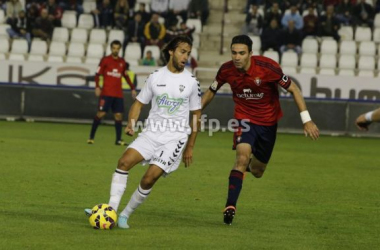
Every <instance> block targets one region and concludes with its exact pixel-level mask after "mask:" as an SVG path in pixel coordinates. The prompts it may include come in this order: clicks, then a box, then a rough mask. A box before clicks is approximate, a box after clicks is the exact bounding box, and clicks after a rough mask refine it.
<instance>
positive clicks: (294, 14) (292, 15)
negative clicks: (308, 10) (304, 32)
mask: <svg viewBox="0 0 380 250" xmlns="http://www.w3.org/2000/svg"><path fill="white" fill-rule="evenodd" d="M290 20H292V21H294V24H295V28H296V29H297V30H301V29H302V28H303V19H302V17H301V15H300V14H299V12H298V8H297V6H296V5H293V6H291V7H290V12H289V13H287V14H285V15H284V16H283V18H282V20H281V24H282V27H284V28H287V27H288V24H289V21H290Z"/></svg>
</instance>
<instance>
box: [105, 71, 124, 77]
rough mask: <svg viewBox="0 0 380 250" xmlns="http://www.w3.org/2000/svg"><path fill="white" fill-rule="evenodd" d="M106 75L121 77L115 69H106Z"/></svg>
mask: <svg viewBox="0 0 380 250" xmlns="http://www.w3.org/2000/svg"><path fill="white" fill-rule="evenodd" d="M107 75H108V76H113V77H116V78H120V77H121V73H120V72H119V71H118V70H117V69H113V70H112V71H111V72H110V71H108V72H107Z"/></svg>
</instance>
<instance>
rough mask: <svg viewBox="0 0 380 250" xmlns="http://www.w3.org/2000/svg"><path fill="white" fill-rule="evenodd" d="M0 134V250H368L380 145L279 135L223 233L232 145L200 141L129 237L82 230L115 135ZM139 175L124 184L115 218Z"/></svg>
mask: <svg viewBox="0 0 380 250" xmlns="http://www.w3.org/2000/svg"><path fill="white" fill-rule="evenodd" d="M89 129H90V126H89V125H71V124H54V123H22V122H0V161H1V163H0V201H1V206H0V222H1V226H0V228H1V229H0V249H95V248H108V249H371V250H373V249H378V247H379V245H380V240H379V235H380V218H379V217H380V212H379V207H380V178H379V177H380V161H379V158H378V154H379V148H380V147H379V140H378V139H361V138H345V137H322V138H320V140H318V141H317V142H312V141H310V140H309V139H305V138H304V137H303V136H301V135H284V134H279V136H278V140H277V144H276V147H275V150H274V153H273V156H272V159H271V162H270V164H269V166H268V169H267V171H266V173H265V174H264V176H263V178H261V179H255V178H253V177H252V176H247V178H246V179H245V181H244V185H243V190H242V193H241V196H240V199H239V203H238V210H237V215H236V218H235V220H234V222H233V225H232V226H226V225H224V224H223V223H222V209H223V205H224V203H225V198H226V191H227V180H228V174H229V171H230V169H231V167H232V164H233V161H234V152H233V151H232V150H230V149H231V134H228V133H218V134H215V135H214V136H213V137H208V136H207V134H206V133H202V134H200V135H199V137H198V140H197V145H196V150H195V155H194V159H195V162H194V164H193V165H192V166H191V167H190V168H189V169H185V168H184V167H183V165H181V166H180V168H179V170H177V171H176V172H175V173H174V174H172V175H170V176H168V177H167V178H162V179H161V180H160V181H159V182H158V183H157V185H156V186H155V187H154V189H153V192H152V193H151V195H150V197H149V198H148V200H147V201H146V202H145V203H144V204H143V205H142V206H141V207H139V208H138V210H136V212H135V213H134V214H133V215H132V217H131V218H130V221H129V224H130V226H131V229H129V230H121V229H118V228H115V229H114V230H110V231H101V230H94V229H92V228H91V227H90V225H89V223H88V220H87V218H86V217H85V215H84V213H83V209H84V208H87V207H92V206H93V205H95V204H97V203H101V202H104V203H106V202H108V197H109V187H110V181H111V175H112V173H113V171H114V169H115V167H116V163H117V160H118V158H119V157H120V155H121V154H122V152H123V150H124V148H122V147H117V146H114V145H113V142H114V128H113V127H112V126H101V127H100V128H99V131H98V134H97V138H96V144H94V145H87V144H86V143H85V141H86V139H87V136H88V133H89ZM145 170H146V167H142V166H140V165H138V166H136V167H135V168H134V169H133V170H132V171H131V173H130V176H129V181H128V187H127V191H126V194H125V196H124V197H123V200H122V204H121V208H122V207H124V206H125V205H126V203H127V202H128V200H129V197H130V195H131V194H132V192H133V191H134V190H135V188H136V187H137V185H138V182H139V180H140V178H141V176H142V175H143V173H144V171H145Z"/></svg>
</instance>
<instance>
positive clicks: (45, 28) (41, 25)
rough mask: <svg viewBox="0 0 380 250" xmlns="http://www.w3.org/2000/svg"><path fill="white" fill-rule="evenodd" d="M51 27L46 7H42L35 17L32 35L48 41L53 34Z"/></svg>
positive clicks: (52, 26) (52, 27)
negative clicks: (38, 14)
mask: <svg viewBox="0 0 380 250" xmlns="http://www.w3.org/2000/svg"><path fill="white" fill-rule="evenodd" d="M53 29H54V25H53V21H52V20H51V19H50V18H49V13H48V11H47V9H42V10H41V14H40V16H39V17H37V19H36V22H35V25H34V28H33V36H35V37H39V38H41V39H42V40H45V41H48V42H49V41H50V40H51V36H52V34H53Z"/></svg>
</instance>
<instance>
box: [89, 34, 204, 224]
mask: <svg viewBox="0 0 380 250" xmlns="http://www.w3.org/2000/svg"><path fill="white" fill-rule="evenodd" d="M191 48H192V42H191V40H190V39H189V38H188V37H183V36H179V37H176V38H174V39H173V40H172V41H170V42H169V43H168V45H167V46H166V48H165V49H164V50H163V53H164V55H165V58H166V60H167V61H168V63H167V65H166V66H165V67H163V68H160V69H158V70H156V71H154V72H153V73H152V74H150V76H149V77H148V78H147V80H146V82H145V85H144V87H143V88H142V90H141V92H140V93H139V95H138V96H137V97H136V101H135V102H134V103H133V105H132V107H131V109H130V111H129V117H128V125H127V127H126V128H125V133H126V134H127V135H130V136H132V135H133V134H134V128H133V127H134V124H135V122H136V121H137V120H138V118H139V115H140V111H141V108H142V107H143V105H145V104H148V103H149V102H151V103H152V107H151V109H150V112H149V116H148V118H147V121H146V128H145V129H144V130H143V132H141V133H140V134H139V135H138V137H137V138H136V139H135V140H134V141H133V142H132V143H131V144H130V145H129V146H128V147H127V150H126V151H125V152H124V154H123V155H122V156H121V158H120V159H119V162H118V166H117V169H116V170H115V173H114V174H113V176H112V183H111V192H110V195H111V197H110V200H109V205H110V206H111V207H113V208H114V209H115V210H117V209H118V207H119V203H120V200H121V198H122V195H123V194H124V191H125V189H126V187H127V179H128V171H129V170H130V169H132V168H133V167H134V166H135V165H136V164H138V163H140V162H143V161H144V162H147V163H149V168H148V169H147V171H146V172H145V175H144V176H143V177H142V179H141V181H140V185H139V187H138V188H137V189H136V191H135V192H134V193H133V195H132V197H131V199H130V201H129V203H128V204H127V206H126V207H125V209H124V210H123V211H122V212H121V213H120V215H119V219H118V226H119V227H120V228H129V225H128V223H127V221H128V218H129V217H130V215H131V214H132V213H133V211H134V210H135V209H136V208H137V207H138V206H139V205H140V204H142V203H143V202H144V201H145V199H146V198H147V197H148V195H149V193H150V192H151V190H152V187H153V185H154V184H155V182H156V181H157V180H158V179H159V178H160V177H161V176H162V175H166V174H169V173H171V172H173V171H175V170H176V169H177V168H178V166H179V164H180V163H181V159H182V160H183V162H184V163H185V167H188V166H189V165H190V164H191V163H192V159H193V148H194V144H195V139H196V136H197V131H198V129H199V128H200V117H201V90H200V85H199V82H198V81H197V79H196V78H195V77H194V76H193V75H192V74H191V73H190V72H189V71H187V70H186V69H185V64H186V62H187V60H188V57H189V56H190V53H191ZM190 111H191V113H192V121H191V123H190V125H189V112H190ZM86 213H87V214H88V213H91V211H88V209H86Z"/></svg>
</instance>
